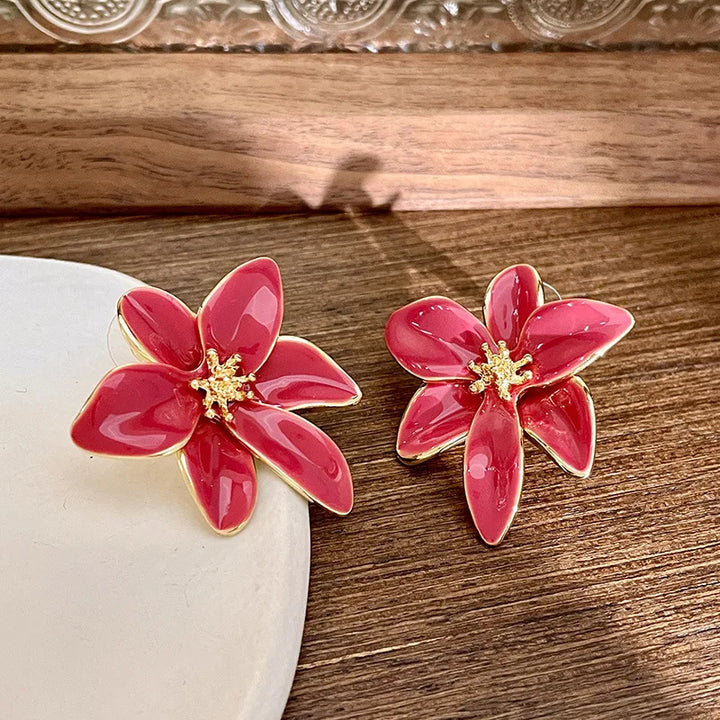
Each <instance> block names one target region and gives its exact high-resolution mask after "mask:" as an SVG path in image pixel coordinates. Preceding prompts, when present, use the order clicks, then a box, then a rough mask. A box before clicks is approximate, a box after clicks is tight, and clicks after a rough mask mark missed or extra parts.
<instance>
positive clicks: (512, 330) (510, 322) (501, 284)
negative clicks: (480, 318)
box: [485, 265, 544, 349]
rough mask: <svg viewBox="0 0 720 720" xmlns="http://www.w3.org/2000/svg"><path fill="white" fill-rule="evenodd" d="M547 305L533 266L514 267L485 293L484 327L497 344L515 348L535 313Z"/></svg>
mask: <svg viewBox="0 0 720 720" xmlns="http://www.w3.org/2000/svg"><path fill="white" fill-rule="evenodd" d="M543 302H544V299H543V287H542V281H541V280H540V276H539V275H538V273H537V270H535V268H534V267H532V266H530V265H513V266H512V267H509V268H507V269H506V270H503V271H502V272H501V273H499V274H498V275H496V276H495V277H494V278H493V279H492V281H491V282H490V285H488V289H487V292H486V293H485V324H486V325H487V329H488V330H489V331H490V334H491V335H492V336H493V338H495V341H496V342H497V341H498V340H504V341H505V342H506V343H507V346H508V347H509V348H511V349H512V348H514V347H515V346H516V345H517V343H518V340H519V338H520V332H521V330H522V329H523V326H524V325H525V322H526V321H527V319H528V317H530V314H531V313H532V311H533V310H536V309H537V308H539V307H540V306H541V305H542V304H543Z"/></svg>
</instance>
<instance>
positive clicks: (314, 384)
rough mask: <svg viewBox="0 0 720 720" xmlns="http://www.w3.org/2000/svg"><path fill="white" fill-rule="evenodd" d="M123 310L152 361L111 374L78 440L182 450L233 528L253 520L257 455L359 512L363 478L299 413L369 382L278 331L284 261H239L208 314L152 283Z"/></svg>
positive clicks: (143, 453)
mask: <svg viewBox="0 0 720 720" xmlns="http://www.w3.org/2000/svg"><path fill="white" fill-rule="evenodd" d="M118 315H119V319H120V326H121V327H122V329H123V332H124V334H125V335H126V337H127V339H128V341H129V342H130V344H131V346H132V348H133V351H134V353H135V354H136V355H137V356H138V358H139V359H141V360H143V361H144V362H141V363H139V364H135V365H126V366H123V367H118V368H116V369H114V370H112V371H111V372H110V373H108V374H107V375H106V376H105V377H104V378H103V379H102V380H101V381H100V384H99V385H98V386H97V388H96V389H95V390H94V391H93V393H92V395H91V396H90V398H89V400H88V401H87V402H86V404H85V406H84V407H83V409H82V410H81V412H80V414H79V415H78V417H77V418H76V420H75V422H74V423H73V426H72V431H71V435H72V439H73V441H74V442H75V443H76V444H77V445H79V446H80V447H81V448H82V449H84V450H87V451H88V452H91V453H96V454H102V455H110V456H121V457H150V456H156V455H168V454H171V453H177V456H178V460H179V463H180V467H181V469H182V471H183V474H184V476H185V478H186V480H187V483H188V487H189V488H190V491H191V492H192V494H193V496H194V498H195V500H196V501H197V503H198V505H199V507H200V509H201V510H202V512H203V514H204V515H205V517H206V519H207V521H208V522H209V523H210V525H211V526H212V527H213V529H214V530H216V531H217V532H219V533H222V534H232V533H235V532H238V531H239V530H240V529H241V528H242V527H243V526H244V525H245V523H246V522H247V521H248V520H249V519H250V515H251V513H252V511H253V507H254V505H255V498H256V493H257V489H256V478H255V466H254V462H253V457H255V458H258V459H260V460H262V461H264V462H266V463H267V464H268V465H270V466H271V467H272V468H273V469H274V470H275V471H276V472H277V473H278V474H279V475H280V476H281V477H282V478H283V479H284V480H286V481H287V482H288V484H290V485H291V486H292V487H293V488H294V489H295V490H297V491H298V492H299V493H301V494H302V495H303V496H305V497H306V498H307V499H309V500H314V501H316V502H318V503H319V504H320V505H323V506H324V507H326V508H328V509H329V510H332V511H333V512H336V513H338V514H340V515H345V514H347V513H348V512H350V509H351V508H352V504H353V486H352V479H351V476H350V470H349V468H348V464H347V462H346V460H345V458H344V456H343V454H342V453H341V451H340V449H339V448H338V447H337V445H335V443H334V442H333V441H332V440H331V439H330V438H329V437H328V436H327V435H326V434H325V433H323V432H322V431H321V430H319V429H318V428H317V427H315V426H314V425H313V424H311V423H310V422H308V421H307V420H305V419H304V418H302V417H300V416H298V415H296V414H294V413H293V412H291V411H292V410H298V409H300V408H308V407H316V406H341V405H353V404H355V403H357V402H359V400H360V397H361V393H360V389H359V388H358V386H357V385H356V384H355V383H354V382H353V380H352V379H351V378H350V377H349V375H347V373H345V372H344V371H343V370H342V369H341V368H340V366H339V365H337V364H336V363H335V362H333V360H331V359H330V357H328V356H327V355H326V354H325V353H324V352H322V350H320V349H319V348H317V347H316V346H315V345H313V344H312V343H310V342H308V341H307V340H303V339H301V338H297V337H289V336H278V333H279V331H280V325H281V323H282V316H283V292H282V283H281V280H280V271H279V269H278V266H277V265H276V264H275V262H274V261H273V260H271V259H269V258H258V259H256V260H252V261H250V262H248V263H245V264H244V265H241V266H240V267H238V268H236V269H235V270H233V271H232V272H231V273H230V274H229V275H227V276H226V277H225V278H224V279H223V280H222V281H221V282H220V284H219V285H217V287H215V289H214V290H213V291H212V292H211V293H210V294H209V295H208V296H207V298H206V299H205V301H204V303H203V304H202V306H201V308H200V310H199V311H198V313H197V316H196V315H195V314H194V313H192V312H191V311H190V310H189V309H188V308H187V306H185V305H184V304H183V303H182V302H180V300H178V299H177V298H176V297H174V296H173V295H170V294H169V293H166V292H164V291H163V290H159V289H157V288H152V287H140V288H136V289H134V290H131V291H130V292H128V293H126V294H125V295H123V296H122V298H120V301H119V303H118Z"/></svg>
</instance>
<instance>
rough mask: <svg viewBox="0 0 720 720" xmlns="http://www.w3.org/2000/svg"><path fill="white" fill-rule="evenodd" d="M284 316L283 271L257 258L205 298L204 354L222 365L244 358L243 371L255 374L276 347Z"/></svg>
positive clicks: (201, 323) (200, 325)
mask: <svg viewBox="0 0 720 720" xmlns="http://www.w3.org/2000/svg"><path fill="white" fill-rule="evenodd" d="M282 316H283V292H282V281H281V280H280V270H279V268H278V266H277V264H276V263H275V261H274V260H271V259H270V258H257V259H255V260H251V261H250V262H247V263H245V264H244V265H241V266H240V267H238V268H235V270H233V271H232V272H231V273H230V274H229V275H227V276H226V277H225V278H224V279H223V280H221V281H220V283H219V284H218V285H217V286H216V287H215V289H214V290H213V291H212V292H211V293H210V294H209V295H208V296H207V298H205V302H203V304H202V307H201V308H200V311H199V312H198V328H199V330H200V337H201V338H202V343H203V347H204V348H205V350H206V351H207V350H210V349H214V350H217V352H218V355H219V356H220V362H221V363H223V362H225V361H226V360H227V359H228V358H229V357H230V356H231V355H234V354H235V353H238V354H240V355H241V356H242V364H243V371H244V372H246V373H252V372H255V371H256V370H257V369H258V368H259V367H260V366H261V365H262V364H263V363H264V362H265V360H266V359H267V357H268V355H270V352H271V351H272V349H273V346H274V345H275V341H276V340H277V336H278V332H279V331H280V325H281V324H282Z"/></svg>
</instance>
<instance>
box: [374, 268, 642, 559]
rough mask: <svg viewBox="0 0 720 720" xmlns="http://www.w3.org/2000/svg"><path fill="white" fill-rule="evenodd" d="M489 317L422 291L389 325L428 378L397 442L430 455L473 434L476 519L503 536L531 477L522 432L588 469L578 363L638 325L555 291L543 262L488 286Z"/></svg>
mask: <svg viewBox="0 0 720 720" xmlns="http://www.w3.org/2000/svg"><path fill="white" fill-rule="evenodd" d="M484 316H485V323H484V324H483V323H482V322H481V321H480V320H478V319H477V318H476V317H475V316H474V315H472V313H470V312H469V311H468V310H466V309H465V308H464V307H462V306H461V305H458V303H456V302H454V301H453V300H450V299H448V298H445V297H428V298H423V299H421V300H416V301H415V302H413V303H410V304H409V305H406V306H405V307H403V308H401V309H400V310H397V311H396V312H394V313H393V314H392V315H391V316H390V319H389V320H388V323H387V327H386V329H385V340H386V343H387V346H388V348H389V350H390V352H391V353H392V354H393V356H394V357H395V359H396V360H397V361H398V362H399V363H400V365H402V366H403V367H404V368H405V369H406V370H408V371H409V372H411V373H412V374H414V375H416V376H417V377H419V378H420V379H422V380H424V381H425V384H424V385H423V386H422V387H421V388H420V390H418V392H417V393H415V395H414V396H413V398H412V399H411V400H410V403H409V405H408V407H407V410H406V411H405V414H404V416H403V418H402V420H401V422H400V428H399V430H398V438H397V453H398V455H399V457H400V459H402V460H403V461H405V462H409V463H414V462H421V461H423V460H427V459H428V458H430V457H433V456H434V455H437V454H438V453H440V452H442V451H443V450H447V449H448V448H450V447H452V446H453V445H456V444H458V443H460V442H463V441H465V443H466V445H465V463H464V476H465V495H466V497H467V502H468V505H469V507H470V512H471V514H472V518H473V521H474V523H475V526H476V527H477V529H478V532H479V533H480V536H481V537H482V539H483V540H484V541H485V542H486V543H487V544H488V545H497V544H498V543H499V542H500V541H501V540H502V539H503V537H504V536H505V534H506V533H507V531H508V529H509V528H510V524H511V523H512V521H513V518H514V516H515V512H516V510H517V506H518V502H519V500H520V492H521V489H522V482H523V447H522V431H523V430H524V431H525V432H526V433H527V434H528V435H529V436H530V437H531V438H533V439H534V440H536V441H537V442H538V443H539V444H540V445H541V446H542V447H543V448H545V450H547V452H548V453H549V454H550V455H551V456H552V457H553V459H555V460H556V461H557V463H558V464H559V465H560V467H562V468H563V469H564V470H566V471H567V472H569V473H572V474H574V475H577V476H579V477H587V476H588V475H589V473H590V469H591V467H592V462H593V456H594V453H595V413H594V409H593V404H592V399H591V398H590V393H589V392H588V389H587V387H586V385H585V383H584V382H583V381H582V380H581V379H580V378H579V377H577V373H578V372H580V371H581V370H582V369H583V368H584V367H586V366H587V365H589V364H590V363H591V362H593V360H595V359H596V358H598V357H599V356H601V355H603V354H604V353H605V352H606V351H607V350H608V349H609V348H611V347H612V346H613V345H614V344H615V343H616V342H618V340H620V339H621V338H622V337H623V336H624V335H626V334H627V333H628V332H629V331H630V329H631V328H632V326H633V324H634V319H633V317H632V315H631V314H630V313H629V312H628V311H627V310H624V309H623V308H620V307H617V306H615V305H608V304H606V303H602V302H598V301H596V300H585V299H569V300H558V301H555V302H548V303H545V302H544V293H543V285H542V282H541V280H540V276H539V275H538V273H537V271H536V270H535V268H533V267H530V266H529V265H515V266H514V267H510V268H507V269H506V270H504V271H503V272H501V273H500V274H499V275H497V276H496V277H495V278H494V279H493V280H492V282H491V283H490V285H489V287H488V289H487V293H486V295H485V308H484Z"/></svg>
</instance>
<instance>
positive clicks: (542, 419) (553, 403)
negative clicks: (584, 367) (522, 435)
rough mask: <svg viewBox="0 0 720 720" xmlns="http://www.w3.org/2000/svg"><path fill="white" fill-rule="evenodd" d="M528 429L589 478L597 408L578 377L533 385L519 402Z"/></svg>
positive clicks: (568, 465)
mask: <svg viewBox="0 0 720 720" xmlns="http://www.w3.org/2000/svg"><path fill="white" fill-rule="evenodd" d="M518 412H519V413H520V424H521V425H522V427H523V429H524V430H525V432H526V433H527V434H528V435H530V437H532V438H533V439H534V440H536V441H537V442H538V443H539V444H540V445H542V447H544V448H545V450H547V452H548V453H549V454H550V456H551V457H552V458H553V459H554V460H555V461H556V462H557V463H558V465H560V467H561V468H563V470H567V471H568V472H570V473H572V474H573V475H577V476H579V477H587V476H588V475H589V474H590V470H591V468H592V463H593V457H594V455H595V409H594V408H593V402H592V398H591V397H590V392H589V391H588V389H587V386H586V385H585V383H584V382H583V381H582V380H581V379H580V378H578V377H571V378H568V379H567V380H561V381H560V382H559V383H556V384H554V385H548V386H546V387H539V388H533V389H532V390H529V391H528V392H526V393H525V394H524V395H523V396H522V397H521V398H520V401H519V402H518Z"/></svg>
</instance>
